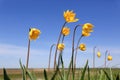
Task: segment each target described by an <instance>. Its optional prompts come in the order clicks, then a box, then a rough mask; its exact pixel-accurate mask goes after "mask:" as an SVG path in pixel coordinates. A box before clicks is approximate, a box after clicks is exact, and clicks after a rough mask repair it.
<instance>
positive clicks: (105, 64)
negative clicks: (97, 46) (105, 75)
mask: <svg viewBox="0 0 120 80" xmlns="http://www.w3.org/2000/svg"><path fill="white" fill-rule="evenodd" d="M107 52H108V50H106V52H105V68H106V58H107Z"/></svg>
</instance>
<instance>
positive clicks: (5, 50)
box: [0, 44, 47, 55]
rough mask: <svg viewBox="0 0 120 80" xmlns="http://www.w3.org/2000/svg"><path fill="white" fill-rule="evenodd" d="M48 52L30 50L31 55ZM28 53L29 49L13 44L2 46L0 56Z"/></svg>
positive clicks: (0, 46) (0, 45)
mask: <svg viewBox="0 0 120 80" xmlns="http://www.w3.org/2000/svg"><path fill="white" fill-rule="evenodd" d="M46 52H47V51H46V50H44V49H42V50H38V49H30V53H34V54H40V53H41V54H42V53H46ZM26 53H27V47H23V46H16V45H13V44H0V54H24V55H25V54H26Z"/></svg>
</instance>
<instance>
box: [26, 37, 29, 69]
mask: <svg viewBox="0 0 120 80" xmlns="http://www.w3.org/2000/svg"><path fill="white" fill-rule="evenodd" d="M29 55H30V39H29V41H28V53H27V62H26V69H28V63H29Z"/></svg>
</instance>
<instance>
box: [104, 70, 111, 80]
mask: <svg viewBox="0 0 120 80" xmlns="http://www.w3.org/2000/svg"><path fill="white" fill-rule="evenodd" d="M103 71H104V70H103ZM104 73H105V75H106V76H107V79H108V80H111V79H110V77H109V75H108V73H107V72H106V71H104Z"/></svg>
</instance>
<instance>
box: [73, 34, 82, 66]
mask: <svg viewBox="0 0 120 80" xmlns="http://www.w3.org/2000/svg"><path fill="white" fill-rule="evenodd" d="M82 37H83V36H82V35H81V36H80V37H79V39H78V42H77V46H76V50H75V59H74V68H76V58H77V50H78V49H77V48H78V46H79V43H80V40H81V38H82Z"/></svg>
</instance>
